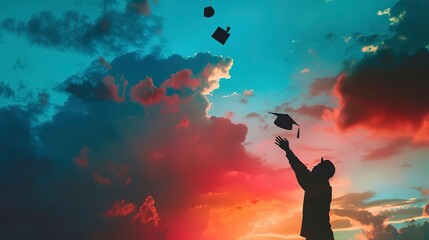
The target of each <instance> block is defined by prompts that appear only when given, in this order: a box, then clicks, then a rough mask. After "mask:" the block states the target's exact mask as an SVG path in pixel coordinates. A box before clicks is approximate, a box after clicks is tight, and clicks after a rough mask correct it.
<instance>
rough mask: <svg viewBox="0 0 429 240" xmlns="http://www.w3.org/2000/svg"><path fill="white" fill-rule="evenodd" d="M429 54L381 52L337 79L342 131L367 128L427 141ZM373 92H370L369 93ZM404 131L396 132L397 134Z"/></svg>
mask: <svg viewBox="0 0 429 240" xmlns="http://www.w3.org/2000/svg"><path fill="white" fill-rule="evenodd" d="M427 64H429V52H428V51H427V50H426V49H420V50H419V51H418V52H416V53H414V54H410V55H408V54H407V55H397V54H395V53H393V52H392V51H391V50H382V51H378V52H377V53H376V54H375V55H374V56H371V57H366V58H364V59H362V60H361V61H360V62H359V63H357V65H356V66H355V68H354V69H353V71H352V72H351V74H349V75H344V77H342V78H338V79H337V83H336V85H335V87H334V89H335V93H336V94H337V96H338V97H339V99H340V107H339V113H338V120H337V124H338V126H339V127H340V129H342V130H348V129H350V128H353V127H355V126H364V127H367V128H369V129H371V130H373V131H377V132H385V133H389V134H392V135H394V136H397V137H400V135H405V136H407V137H411V138H414V140H422V141H427V140H428V139H425V137H424V136H423V135H422V136H420V135H419V131H425V127H426V125H425V121H427V120H426V119H427V117H428V114H429V107H428V106H429V99H428V98H427V97H426V92H425V90H424V89H427V88H428V87H429V86H426V85H428V81H426V80H425V79H427V78H428V77H429V71H428V70H427V69H426V68H425V67H423V66H425V65H427ZM368 89H371V91H368ZM399 129H400V130H401V131H397V130H399Z"/></svg>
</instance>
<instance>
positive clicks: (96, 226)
mask: <svg viewBox="0 0 429 240" xmlns="http://www.w3.org/2000/svg"><path fill="white" fill-rule="evenodd" d="M109 64H110V65H111V67H112V68H111V69H110V70H107V69H106V68H105V67H104V66H102V64H100V63H99V62H98V60H95V61H94V62H93V63H92V64H90V65H89V66H88V68H87V69H85V70H82V71H80V72H79V73H77V74H75V75H73V76H71V77H69V78H68V79H66V80H65V82H64V83H63V84H62V85H61V87H60V88H59V89H62V90H65V93H67V94H68V99H67V101H66V102H65V103H64V105H63V106H60V107H58V111H57V112H56V113H55V114H54V116H53V117H52V120H51V121H49V122H43V123H41V124H40V125H37V126H34V125H33V122H32V121H33V120H32V119H33V118H34V117H33V116H32V115H31V114H30V113H28V112H27V111H26V110H25V109H19V108H8V109H5V108H2V109H0V119H2V121H5V124H1V125H0V133H2V136H10V137H8V138H6V137H3V138H1V139H0V147H1V149H4V151H0V153H1V154H0V161H1V164H2V168H0V173H1V174H0V184H1V185H2V186H4V188H2V190H1V191H5V192H2V193H3V194H7V195H8V196H9V197H8V198H1V199H0V208H1V212H2V213H4V214H2V216H5V217H2V218H1V219H0V221H1V222H0V223H1V224H0V231H1V232H2V236H5V237H6V238H11V239H12V238H19V239H28V238H36V239H38V238H43V239H47V238H49V239H88V238H95V239H112V240H113V239H115V240H116V239H124V238H127V239H140V238H141V237H142V236H143V237H144V238H145V239H149V240H159V239H167V238H168V237H171V238H173V237H174V236H181V237H183V239H203V238H206V237H207V236H206V235H204V230H205V229H207V226H208V225H209V222H210V217H208V216H210V212H211V210H212V209H216V208H218V207H223V208H228V207H230V206H231V205H234V204H235V203H236V202H243V201H246V200H247V199H253V198H256V197H257V196H264V197H266V198H267V199H277V198H285V197H284V196H285V191H290V190H293V189H297V188H298V186H297V185H293V184H289V183H290V182H292V179H294V176H293V173H292V171H290V169H286V170H275V169H272V168H271V167H268V166H264V165H263V164H262V160H261V159H260V158H258V157H256V156H253V155H252V154H250V153H248V152H247V151H246V149H245V146H244V142H245V140H246V135H247V131H248V129H247V126H246V125H244V124H236V123H233V122H232V121H231V120H230V119H227V118H224V117H215V116H209V115H208V114H207V109H208V108H209V106H210V103H209V101H208V99H207V96H206V94H208V93H209V92H211V91H215V89H216V86H217V87H218V86H219V82H220V81H221V79H217V78H216V77H221V78H222V77H229V72H228V71H229V68H230V67H231V66H232V60H231V59H228V58H223V57H219V56H213V55H211V54H197V55H195V56H193V57H188V58H183V57H181V56H179V55H173V56H170V57H168V58H160V57H159V56H157V55H153V54H152V55H148V56H145V57H139V56H138V54H136V53H131V54H125V55H122V56H119V57H117V58H115V59H113V60H112V61H111V62H110V63H109ZM148 66H150V67H148ZM142 69H143V70H142ZM186 69H188V70H190V71H192V73H193V76H194V78H195V79H201V85H200V86H199V87H196V88H193V89H192V88H186V87H185V86H188V85H180V86H181V87H182V88H181V89H175V88H173V87H168V86H167V85H164V84H166V81H167V80H169V79H171V76H172V74H175V73H178V72H183V70H186ZM122 75H123V77H120V76H122ZM107 76H111V79H112V81H110V80H109V81H110V82H109V84H112V83H114V85H115V86H117V88H116V90H113V87H112V86H111V85H110V87H109V86H106V84H105V82H104V81H103V79H105V78H106V77H107ZM117 78H121V79H126V81H127V83H128V86H129V87H128V88H127V90H126V91H125V95H122V92H123V91H121V89H122V88H123V84H121V79H117ZM149 79H151V80H149ZM70 86H73V87H70ZM163 86H165V87H163ZM155 87H157V88H158V89H161V88H162V89H165V92H163V94H161V95H162V96H164V97H171V96H177V99H178V101H177V102H175V103H177V105H176V107H177V108H176V111H169V112H162V111H161V110H162V109H163V105H164V104H166V105H167V106H170V105H169V104H171V103H170V102H164V100H163V99H164V98H161V99H162V101H161V102H159V103H158V104H155V103H156V102H157V101H155V100H153V99H152V100H149V99H150V98H149V97H148V98H146V97H147V96H146V95H149V96H152V94H154V93H153V92H154V91H155V90H154V89H155ZM100 89H101V90H100ZM133 89H136V90H134V92H133ZM137 90H138V91H137ZM182 90H186V91H182ZM146 91H147V92H146ZM100 92H101V94H100ZM114 93H116V94H114ZM133 94H134V95H135V97H134V98H133V97H132V95H133ZM145 94H146V95H145ZM114 96H119V97H121V98H122V99H123V101H121V102H118V101H116V100H115V97H114ZM136 98H139V99H140V101H133V99H136ZM155 99H156V98H155ZM149 103H150V104H149ZM152 103H153V104H152ZM185 116H186V117H185ZM33 126H34V127H33ZM177 126H180V127H177ZM39 155H40V156H39ZM42 156H48V157H42ZM279 183H282V184H283V183H284V185H282V189H281V190H279V188H278V186H279ZM222 192H224V193H225V195H223V197H222V198H220V199H218V198H216V197H215V195H216V194H214V193H222ZM208 193H213V196H211V197H204V196H206V195H207V194H208ZM30 196H31V197H30ZM216 196H217V195H216ZM28 199H31V201H28ZM225 199H226V200H225ZM228 199H230V200H228ZM131 204H132V205H131ZM198 205H202V206H207V207H206V208H199V210H198V211H191V210H190V209H193V207H194V206H198ZM132 206H135V210H134V211H133V207H132ZM276 206H277V205H276ZM276 206H275V207H273V209H272V212H278V209H279V208H278V207H276ZM287 206H289V205H287ZM137 208H138V209H137ZM249 211H250V210H249ZM107 216H108V217H107ZM202 216H207V217H202ZM133 218H134V220H133ZM215 218H216V216H215V215H213V219H215ZM240 221H242V223H240V224H242V225H243V226H248V227H246V228H245V229H240V231H234V232H233V233H228V232H222V233H223V234H225V235H227V236H229V237H228V238H227V239H235V238H238V237H240V236H243V235H245V234H246V233H247V232H246V231H248V230H251V229H252V225H249V224H248V221H249V220H247V219H241V220H240ZM17 226H19V227H17ZM219 231H224V229H222V228H220V229H219ZM243 231H245V232H243ZM218 233H219V232H217V233H215V235H216V234H218ZM209 237H210V236H209Z"/></svg>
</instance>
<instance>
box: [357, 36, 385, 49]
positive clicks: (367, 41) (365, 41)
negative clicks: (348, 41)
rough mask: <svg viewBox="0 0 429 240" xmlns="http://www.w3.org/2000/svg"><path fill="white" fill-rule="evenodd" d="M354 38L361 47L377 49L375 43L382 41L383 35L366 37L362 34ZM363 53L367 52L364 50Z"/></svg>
mask: <svg viewBox="0 0 429 240" xmlns="http://www.w3.org/2000/svg"><path fill="white" fill-rule="evenodd" d="M353 38H354V39H355V40H356V42H357V43H358V44H359V45H363V46H368V47H369V46H372V48H376V47H375V46H374V43H376V42H377V40H380V38H381V35H380V34H371V35H364V34H362V33H354V34H353ZM368 47H367V48H368ZM375 51H376V50H375ZM362 52H365V51H363V50H362Z"/></svg>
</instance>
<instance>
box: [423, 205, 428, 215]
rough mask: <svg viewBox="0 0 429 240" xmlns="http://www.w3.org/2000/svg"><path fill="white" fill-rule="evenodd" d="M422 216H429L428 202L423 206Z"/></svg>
mask: <svg viewBox="0 0 429 240" xmlns="http://www.w3.org/2000/svg"><path fill="white" fill-rule="evenodd" d="M422 215H423V216H429V203H427V204H426V205H425V206H424V207H423V214H422Z"/></svg>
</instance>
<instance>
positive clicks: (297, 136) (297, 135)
mask: <svg viewBox="0 0 429 240" xmlns="http://www.w3.org/2000/svg"><path fill="white" fill-rule="evenodd" d="M299 130H300V128H298V133H297V134H296V138H299Z"/></svg>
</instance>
